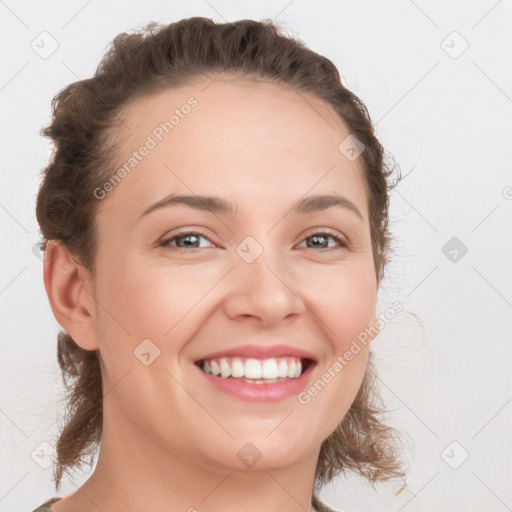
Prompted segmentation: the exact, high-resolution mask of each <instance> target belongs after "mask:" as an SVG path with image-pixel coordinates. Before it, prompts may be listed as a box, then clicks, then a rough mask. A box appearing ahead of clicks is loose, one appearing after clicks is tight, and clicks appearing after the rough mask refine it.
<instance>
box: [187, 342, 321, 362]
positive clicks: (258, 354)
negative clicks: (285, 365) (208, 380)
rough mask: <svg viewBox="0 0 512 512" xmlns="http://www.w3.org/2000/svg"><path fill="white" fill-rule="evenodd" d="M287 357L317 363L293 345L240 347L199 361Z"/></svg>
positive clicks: (308, 354) (212, 354) (310, 355)
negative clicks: (230, 358)
mask: <svg viewBox="0 0 512 512" xmlns="http://www.w3.org/2000/svg"><path fill="white" fill-rule="evenodd" d="M286 356H290V357H298V358H302V359H311V360H312V361H315V358H314V357H313V355H312V354H310V353H309V352H306V351H305V350H302V349H300V348H297V347H292V346H291V345H265V346H262V345H240V346H239V347H232V348H228V349H226V350H221V351H219V352H212V353H211V354H207V355H205V356H203V357H201V358H200V359H198V360H197V361H201V360H203V359H218V358H220V357H243V358H254V359H272V358H274V357H286ZM197 361H196V362H197Z"/></svg>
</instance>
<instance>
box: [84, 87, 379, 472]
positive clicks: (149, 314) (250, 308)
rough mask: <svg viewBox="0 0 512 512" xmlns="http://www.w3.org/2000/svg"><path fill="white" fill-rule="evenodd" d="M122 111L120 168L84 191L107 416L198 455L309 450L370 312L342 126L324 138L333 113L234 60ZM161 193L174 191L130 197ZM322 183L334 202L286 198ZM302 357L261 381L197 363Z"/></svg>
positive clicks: (354, 185)
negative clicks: (229, 72)
mask: <svg viewBox="0 0 512 512" xmlns="http://www.w3.org/2000/svg"><path fill="white" fill-rule="evenodd" d="M191 97H193V99H190V98H191ZM171 116H174V117H171ZM121 117H122V118H123V120H124V123H125V124H124V125H123V128H122V133H120V139H119V140H120V153H119V158H120V160H119V161H118V167H116V169H119V168H121V167H123V165H125V164H126V165H125V172H124V173H123V172H122V171H121V172H120V173H118V174H117V176H118V177H122V179H121V181H120V182H118V183H117V184H116V185H115V186H109V185H107V186H105V187H104V188H103V189H102V190H103V191H104V192H105V191H106V192H105V193H104V192H98V197H102V195H104V197H103V198H102V199H98V200H99V201H100V209H99V211H98V215H97V227H98V233H99V249H98V253H97V272H96V274H95V275H94V277H93V283H92V285H93V288H94V296H95V301H96V303H95V308H94V313H93V314H92V316H91V321H93V322H94V323H95V335H94V336H93V337H94V338H95V339H94V340H89V341H88V343H89V344H90V346H92V345H96V346H97V347H99V349H100V353H101V358H102V364H103V366H102V374H103V379H104V386H105V387H104V389H105V390H106V393H107V394H106V396H105V401H104V407H105V415H106V417H107V418H110V419H111V421H112V422H115V429H116V432H117V433H118V435H120V436H122V435H128V432H131V433H136V434H137V438H138V439H140V441H141V445H142V446H145V445H144V443H148V444H152V443H155V444H156V445H157V446H158V447H159V449H160V450H163V451H168V453H169V454H173V455H174V456H177V457H181V458H186V460H188V461H192V462H194V463H197V464H200V465H201V466H202V467H204V468H210V469H215V470H219V469H223V470H225V469H226V468H230V469H245V468H249V467H252V465H254V467H255V468H256V469H262V470H265V469H269V468H276V467H289V466H290V465H293V464H297V463H299V462H300V461H303V460H305V459H308V460H309V458H311V460H313V459H314V460H316V458H317V456H318V451H319V449H320V445H321V443H322V441H323V440H324V439H325V438H326V437H327V436H328V435H329V434H330V433H331V432H332V431H333V430H334V429H335V427H336V426H337V424H338V423H339V422H340V421H341V420H342V418H343V417H344V415H345V414H346V413H347V411H348V409H349V408H350V405H351V403H352V402H353V400H354V398H355V396H356V394H357V391H358V389H359V387H360V384H361V382H362V379H363V376H364V373H365V370H366V365H367V357H368V345H366V346H364V345H362V344H359V345H360V346H359V351H357V353H356V352H355V350H354V348H353V347H354V344H353V341H354V340H356V339H357V336H358V334H359V333H360V332H361V331H363V330H364V329H365V328H366V327H368V326H370V325H372V324H373V323H374V321H375V319H376V312H375V307H376V294H377V283H376V276H375V270H374V266H373V258H372V251H371V241H370V227H369V221H368V203H367V198H366V195H365V188H364V181H363V171H362V167H361V166H362V161H361V159H360V158H359V159H354V158H353V157H352V155H353V152H350V150H348V152H347V148H346V147H345V145H346V144H348V143H349V142H348V141H345V143H344V144H345V145H342V149H343V148H344V149H343V152H342V151H341V150H340V149H339V145H340V143H342V142H343V141H344V140H345V139H346V138H347V136H349V132H348V131H347V128H346V127H345V125H344V123H342V122H341V120H340V119H339V118H338V117H337V116H336V115H335V114H334V112H333V111H332V110H330V109H329V108H328V107H327V106H326V105H325V104H323V103H321V102H320V101H319V100H317V99H315V98H313V97H311V96H309V95H307V94H305V93H302V92H301V93H300V94H298V93H296V92H294V91H293V90H291V89H288V88H285V87H283V86H279V85H275V84H270V83H265V82H253V81H249V80H243V79H240V78H236V77H232V78H229V77H227V78H224V79H221V78H217V79H216V80H214V81H213V82H210V81H204V82H201V83H199V82H198V83H197V84H195V85H193V86H187V87H186V88H179V89H174V90H168V91H166V92H164V93H161V94H158V95H154V96H151V97H146V98H142V99H138V100H137V101H136V102H134V103H133V104H131V105H130V106H128V107H126V108H125V110H124V111H123V112H122V114H121ZM166 123H167V124H166ZM143 147H145V148H146V149H141V148H143ZM356 149H357V148H356ZM345 155H349V156H350V157H351V158H347V157H346V156H345ZM130 159H131V160H130ZM109 189H110V190H109ZM170 195H174V196H175V197H176V196H189V197H190V198H191V199H189V200H188V204H186V202H174V203H169V204H168V205H167V206H162V207H155V208H154V209H152V211H150V212H149V213H146V214H144V212H146V210H148V208H150V207H151V206H152V205H155V204H156V203H158V202H160V201H162V200H164V199H165V198H167V197H168V196H170ZM324 195H325V196H333V195H335V196H340V197H343V198H344V199H345V200H346V201H345V203H344V204H343V202H342V203H340V204H331V206H329V207H326V208H314V207H311V208H307V207H304V208H303V209H302V211H300V212H298V211H295V208H296V206H297V205H298V204H300V202H301V201H302V202H304V201H307V200H308V198H311V197H312V196H324ZM197 196H208V197H215V198H218V200H219V201H223V202H226V203H228V202H229V203H230V204H232V205H233V208H235V209H236V213H233V212H229V211H227V210H224V209H216V208H213V207H212V203H206V202H205V203H201V201H198V200H197ZM348 201H349V202H350V203H351V204H352V205H353V208H351V207H347V204H350V203H348ZM201 204H203V205H205V206H206V208H199V207H198V206H201ZM305 204H306V206H307V205H308V204H312V206H314V205H315V203H305ZM318 204H320V203H317V205H318ZM213 205H214V206H216V205H217V203H215V204H213ZM320 206H321V205H320ZM324 206H325V205H324ZM356 211H358V212H359V213H360V216H359V215H358V214H357V213H356ZM187 232H192V233H193V234H192V235H190V234H189V235H186V233H187ZM326 232H327V233H326ZM333 235H334V236H338V237H339V239H340V240H341V242H339V241H337V240H336V238H333ZM343 244H346V245H343ZM277 346H279V347H278V349H276V347H277ZM351 346H352V354H353V358H352V359H351V360H350V361H347V358H346V357H344V354H345V353H346V351H348V350H350V349H351ZM251 348H252V349H253V350H251ZM219 352H222V353H224V355H225V356H226V357H227V359H226V360H225V361H224V362H222V363H221V361H220V359H219V358H217V357H214V356H216V353H219ZM235 356H236V358H235V359H232V357H235ZM303 356H306V357H309V358H310V359H312V360H313V362H314V364H310V366H309V368H308V370H307V372H306V373H304V374H303V376H302V377H299V378H289V377H286V380H285V381H284V382H277V383H274V384H259V383H255V382H254V381H250V382H243V381H242V378H240V377H237V378H234V377H229V378H224V377H222V376H215V375H213V374H209V375H207V374H206V373H205V372H204V371H203V369H201V368H200V367H199V366H198V364H196V363H197V362H198V361H202V360H205V359H208V362H209V366H210V367H211V368H212V370H213V369H214V368H215V364H216V363H218V364H220V365H221V369H223V372H227V371H232V372H235V373H236V374H237V375H238V373H237V372H240V371H243V372H245V371H247V372H248V373H247V374H245V373H244V375H246V376H251V375H252V376H253V377H254V376H256V375H257V366H258V364H257V363H255V362H254V361H249V362H247V360H248V359H257V360H258V361H260V362H261V363H262V364H263V368H264V369H265V372H267V371H268V372H269V373H265V374H264V375H263V376H265V375H267V376H270V377H272V376H274V377H275V372H276V367H277V371H278V374H279V375H284V372H289V373H290V374H291V375H293V371H294V370H293V368H292V367H293V364H292V361H295V360H296V358H297V357H299V358H300V357H303ZM338 356H340V357H341V358H343V359H340V358H339V357H338ZM268 360H270V362H264V361H268ZM273 360H275V362H274V361H273ZM342 360H343V361H344V363H341V362H340V361H342ZM336 361H338V365H336V364H335V363H336ZM302 362H304V360H302ZM229 363H231V365H230V364H229ZM288 363H289V364H288ZM340 366H341V369H340ZM254 367H256V369H255V370H254ZM252 370H254V371H255V372H256V373H254V374H252V373H250V372H251V371H252ZM295 371H297V369H296V368H295ZM224 375H226V373H224ZM326 375H327V376H326ZM329 376H330V379H329ZM254 378H255V379H256V377H254ZM319 380H320V385H319V384H318V381H319ZM327 381H329V382H327ZM265 382H267V381H265ZM315 382H317V392H316V393H315V391H314V390H313V391H311V392H310V391H308V390H310V388H311V386H313V385H314V384H315ZM322 383H323V386H322ZM248 443H251V444H248ZM158 453H162V452H158ZM251 457H253V458H252V459H251ZM258 458H259V460H257V459H258ZM254 461H256V462H254Z"/></svg>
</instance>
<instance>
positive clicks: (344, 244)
mask: <svg viewBox="0 0 512 512" xmlns="http://www.w3.org/2000/svg"><path fill="white" fill-rule="evenodd" d="M188 235H194V236H197V237H202V238H205V239H207V240H209V241H210V242H211V240H210V239H209V237H208V236H207V235H205V234H203V233H201V232H199V231H182V232H181V233H177V234H175V235H174V236H173V237H171V238H167V239H165V240H162V242H161V243H160V246H161V247H167V248H169V247H172V248H173V249H182V250H186V249H185V248H183V247H176V246H171V245H170V244H169V242H173V241H174V240H176V239H177V238H182V237H187V236H188ZM325 235H327V237H329V238H332V239H334V240H335V241H336V242H338V244H339V246H340V247H338V249H342V248H345V249H347V248H349V243H348V242H347V241H346V240H345V239H343V238H341V237H340V236H339V235H338V234H337V232H336V231H331V230H330V229H324V230H323V231H317V232H314V233H312V234H310V235H307V236H306V237H305V238H303V239H302V241H301V243H302V242H303V241H304V240H307V239H308V238H312V237H314V236H325ZM200 249H202V248H201V247H193V248H192V249H190V250H188V251H187V252H197V251H198V250H200ZM306 249H313V247H306ZM332 249H333V248H332V247H329V248H321V249H320V251H322V252H324V251H328V250H332Z"/></svg>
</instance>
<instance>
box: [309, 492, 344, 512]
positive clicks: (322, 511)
mask: <svg viewBox="0 0 512 512" xmlns="http://www.w3.org/2000/svg"><path fill="white" fill-rule="evenodd" d="M311 503H312V505H313V509H314V510H315V511H316V512H337V511H336V510H334V509H332V508H329V507H328V506H327V505H324V504H323V503H322V502H321V501H320V500H319V499H318V496H316V495H314V494H313V499H312V500H311ZM340 512H341V511H340Z"/></svg>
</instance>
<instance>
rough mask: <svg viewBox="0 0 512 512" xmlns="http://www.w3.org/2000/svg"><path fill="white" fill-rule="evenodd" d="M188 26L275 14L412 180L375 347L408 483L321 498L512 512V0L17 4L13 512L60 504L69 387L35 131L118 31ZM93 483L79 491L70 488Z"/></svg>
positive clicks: (7, 254)
mask: <svg viewBox="0 0 512 512" xmlns="http://www.w3.org/2000/svg"><path fill="white" fill-rule="evenodd" d="M190 16H205V17H210V18H213V19H214V20H216V21H221V22H222V21H224V20H227V21H234V20H238V19H243V18H251V19H256V20H258V19H263V18H274V19H276V20H277V21H278V22H279V23H280V25H281V27H282V28H283V29H284V30H285V31H286V32H288V33H289V34H292V35H295V36H297V37H299V38H301V39H303V40H304V41H305V42H306V44H307V45H308V46H309V47H310V48H312V49H313V50H315V51H317V52H319V53H321V54H323V55H325V56H327V57H328V58H330V59H331V60H332V61H333V62H334V63H335V64H336V65H337V66H338V68H339V70H340V73H341V75H342V76H343V81H344V83H345V84H346V85H347V86H348V87H349V88H350V89H351V90H353V91H354V92H355V93H356V94H357V95H359V96H360V98H361V99H362V100H363V101H364V102H365V103H366V105H367V107H368V109H369V111H370V114H371V116H372V119H373V121H374V123H375V124H376V129H377V133H378V136H379V137H380V138H381V141H382V142H383V144H384V146H385V147H386V149H387V150H388V151H389V152H390V153H391V154H393V155H394V157H395V158H396V160H397V162H398V164H399V165H400V167H401V169H402V172H403V174H407V175H408V177H407V178H406V179H404V180H403V182H402V184H401V185H400V187H399V188H398V189H397V190H395V191H394V192H393V194H392V207H391V223H392V228H393V232H394V234H395V236H396V241H395V243H394V249H395V255H394V261H393V264H392V265H391V266H390V267H389V271H388V278H387V279H386V281H385V282H384V284H383V290H382V293H381V295H380V299H381V303H380V308H381V310H384V309H385V308H386V307H388V306H389V304H390V303H391V302H392V301H395V300H398V301H400V302H401V303H402V304H403V306H404V308H405V312H404V313H401V314H400V315H399V316H398V317H397V318H396V319H395V320H393V322H391V323H390V324H389V325H388V326H386V328H385V329H383V331H382V333H381V334H380V335H379V339H378V340H377V341H376V342H375V343H374V344H373V347H374V349H375V353H376V354H377V357H378V369H379V374H380V379H381V383H382V391H383V395H384V399H385V400H386V404H387V405H388V407H389V409H390V411H391V421H392V422H393V424H394V425H396V426H398V427H399V428H400V429H402V430H403V431H405V432H406V433H407V438H408V449H407V452H406V456H407V460H408V465H409V474H408V479H407V484H408V485H407V487H406V489H405V490H404V491H403V492H402V493H401V494H400V495H399V496H398V498H397V499H396V500H394V502H393V501H391V502H390V500H391V497H392V495H393V493H394V492H396V490H397V488H396V483H395V484H393V485H394V486H390V485H384V486H377V488H376V490H374V489H372V488H371V486H370V485H368V484H365V483H364V482H362V481H360V480H358V479H354V478H349V479H347V480H343V479H341V478H340V479H339V480H338V481H336V483H335V485H331V486H328V487H326V488H325V489H324V490H323V491H322V494H321V498H322V499H323V500H324V501H325V502H326V503H327V504H329V505H331V506H332V507H334V508H337V509H338V510H345V511H355V510H365V511H369V510H379V511H381V510H403V511H404V512H409V511H412V510H421V511H436V512H438V511H462V510H464V511H466V512H470V511H481V510H487V511H496V512H500V511H506V510H512V486H511V485H510V484H511V477H512V474H511V473H512V471H511V466H512V457H511V454H512V450H511V447H512V441H511V436H510V432H511V431H512V429H511V427H512V403H511V402H512V386H511V380H512V377H511V371H510V370H511V361H512V357H511V355H512V354H511V353H512V348H511V343H510V342H511V337H510V334H511V330H512V329H511V315H510V313H511V308H512V286H511V285H512V276H511V273H512V272H511V266H510V253H511V246H512V240H511V233H512V230H511V224H512V223H511V218H512V216H511V211H512V200H511V199H512V188H511V187H512V175H511V173H510V169H511V163H512V150H511V147H512V139H511V135H512V134H511V130H510V120H511V118H512V76H511V59H510V55H512V30H511V28H512V27H511V25H512V22H511V20H512V18H511V16H512V4H511V2H510V1H509V0H501V1H496V0H485V1H483V0H482V1H479V2H475V1H472V2H469V1H464V2H462V1H460V2H440V1H439V2H427V1H424V0H417V1H416V2H413V1H412V0H410V1H407V0H400V1H398V0H397V1H385V2H384V1H371V2H370V1H365V2H362V1H360V2H355V1H350V2H348V1H347V2H334V1H316V2H314V3H313V2H306V1H304V0H292V1H291V2H290V0H284V1H281V0H279V1H277V0H273V1H272V2H270V1H261V2H246V3H243V2H240V3H238V2H234V1H221V0H208V1H206V0H201V1H199V0H197V1H191V2H177V1H170V0H165V1H164V0H146V1H144V2H133V1H132V2H131V3H128V2H121V1H113V0H109V1H101V2H100V1H99V0H89V1H87V0H83V1H82V0H81V1H69V2H63V1H45V2H29V3H22V2H16V1H15V0H5V1H0V20H1V21H0V23H1V25H0V38H1V39H0V40H1V47H2V50H3V51H2V66H1V74H0V103H1V108H2V118H1V119H2V123H1V130H2V133H1V137H0V144H1V180H2V183H1V189H0V221H1V226H2V251H1V258H2V263H1V266H0V304H1V320H0V322H1V323H0V326H1V352H0V369H1V372H0V378H1V382H0V431H1V434H2V436H1V444H0V464H1V468H0V511H10V512H22V511H29V510H32V509H33V508H35V507H36V506H37V505H39V504H40V503H42V502H43V501H45V500H46V499H48V498H49V497H51V496H55V495H56V493H55V491H54V489H53V485H52V482H51V474H52V468H51V467H50V468H47V469H44V468H42V467H40V466H39V465H38V463H37V462H38V458H37V457H36V456H34V458H32V457H31V454H32V453H33V452H34V450H36V453H38V452H37V450H39V451H40V450H41V447H40V445H41V443H49V444H50V445H51V444H52V443H53V442H54V441H55V435H56V433H57V415H58V413H59V411H60V410H61V405H60V404H59V403H58V399H59V397H60V396H61V391H62V385H61V381H60V374H59V371H58V366H57V361H56V334H57V330H58V324H57V322H56V320H55V319H54V317H53V314H52V312H51V309H50V307H49V303H48V300H47V297H46V292H45V290H44V285H43V280H42V263H41V261H40V259H38V257H37V256H36V255H35V254H34V253H33V246H34V244H35V243H36V242H37V241H39V233H38V228H37V223H36V220H35V212H34V208H35V197H36V193H37V186H38V183H39V173H40V171H41V169H42V168H43V167H44V165H45V164H46V162H47V160H48V156H49V152H50V147H49V144H48V142H47V141H46V140H43V139H42V138H41V137H40V136H39V134H38V132H39V130H40V129H41V128H42V127H43V126H45V125H46V124H47V123H48V121H49V113H50V103H51V99H52V97H53V96H54V95H55V94H56V93H57V92H58V91H59V90H60V89H61V88H63V87H64V86H66V85H67V84H69V83H71V82H74V81H76V80H79V79H83V78H88V77H90V76H92V74H93V73H94V70H95V68H96V66H97V64H98V63H99V60H100V58H101V57H102V55H103V53H104V51H105V49H106V46H107V44H108V43H109V42H110V41H111V40H112V39H113V37H114V36H115V35H117V34H118V33H120V32H123V31H126V30H129V29H132V28H136V27H138V26H141V25H143V24H145V23H146V22H149V21H160V22H166V23H168V22H171V21H177V20H179V19H181V18H184V17H190ZM44 31H46V32H48V33H49V34H50V35H51V38H53V39H54V40H55V41H57V43H58V48H57V49H56V51H55V52H54V53H53V54H52V55H50V56H49V57H48V58H41V57H40V56H39V55H38V53H36V51H34V49H33V48H32V47H31V45H33V46H36V45H39V46H40V47H41V46H42V43H41V38H43V37H45V38H47V39H46V40H45V41H46V43H45V47H46V48H50V47H51V46H50V45H51V40H50V38H49V36H48V35H40V34H41V33H42V32H44ZM453 32H457V34H454V33H453ZM464 41H466V42H467V44H469V46H468V48H467V49H466V50H465V51H464V52H463V53H461V52H462V50H463V49H464V46H465V44H466V43H465V42H464ZM452 237H457V239H458V241H457V242H456V243H458V244H460V243H463V244H464V245H465V246H466V247H467V249H468V251H467V253H466V254H465V255H463V256H462V257H461V254H462V253H461V252H460V250H458V253H457V260H456V261H455V262H454V261H451V260H450V258H452V259H453V257H454V255H455V253H453V252H452V253H451V255H450V253H449V252H448V251H453V247H450V246H448V249H445V252H446V253H447V254H448V256H449V257H447V256H446V255H445V254H444V252H443V247H444V246H445V244H446V243H447V242H448V241H449V240H450V239H452ZM454 441H455V442H456V444H452V445H450V444H451V443H452V442H454ZM449 445H450V446H449ZM45 446H46V445H45V444H43V445H42V449H43V450H44V449H46V448H44V447H45ZM447 447H448V449H446V448H447ZM50 452H51V449H50ZM466 453H467V454H468V455H469V457H468V458H467V460H465V461H464V462H463V463H462V464H461V465H460V467H458V468H457V469H453V468H452V467H451V466H457V465H458V464H460V463H461V461H462V460H463V459H464V457H465V456H466ZM443 454H444V455H443ZM45 460H47V458H45V457H42V458H40V459H39V462H42V463H43V465H44V462H45ZM450 464H451V466H450ZM87 476H88V472H87V468H85V471H84V472H83V473H79V472H78V473H76V474H75V479H74V480H71V479H67V480H66V481H65V482H64V486H63V489H62V492H60V493H59V495H64V494H68V493H70V492H73V491H74V490H75V489H76V486H77V485H80V484H81V483H82V482H83V481H84V480H85V479H86V478H87Z"/></svg>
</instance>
